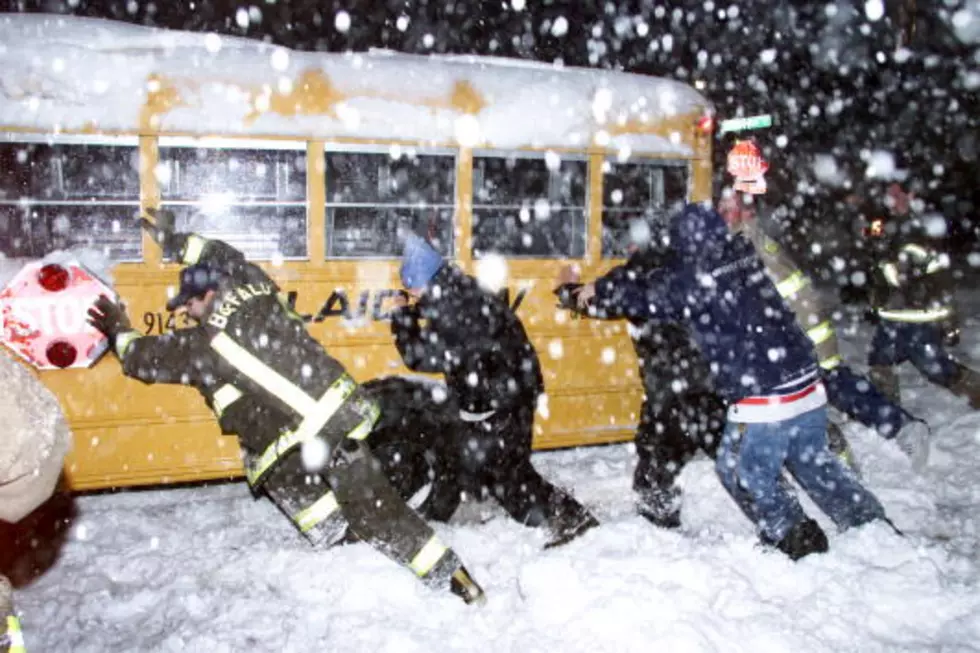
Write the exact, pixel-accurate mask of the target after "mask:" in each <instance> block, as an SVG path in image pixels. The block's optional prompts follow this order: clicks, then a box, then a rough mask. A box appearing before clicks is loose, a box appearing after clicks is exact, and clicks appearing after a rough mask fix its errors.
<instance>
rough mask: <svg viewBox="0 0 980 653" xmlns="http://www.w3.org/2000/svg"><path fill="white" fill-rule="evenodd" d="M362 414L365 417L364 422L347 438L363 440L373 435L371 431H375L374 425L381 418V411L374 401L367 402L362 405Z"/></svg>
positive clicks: (349, 433)
mask: <svg viewBox="0 0 980 653" xmlns="http://www.w3.org/2000/svg"><path fill="white" fill-rule="evenodd" d="M361 413H362V414H363V415H364V421H362V422H361V423H360V424H358V425H357V426H355V427H354V428H353V429H351V430H350V432H348V433H347V437H348V438H350V439H351V440H363V439H364V438H366V437H367V436H369V435H371V431H372V430H373V429H374V424H375V423H376V422H377V421H378V418H379V417H381V409H380V408H379V407H378V404H376V403H374V402H373V401H365V402H363V403H362V405H361Z"/></svg>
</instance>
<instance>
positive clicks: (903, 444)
mask: <svg viewBox="0 0 980 653" xmlns="http://www.w3.org/2000/svg"><path fill="white" fill-rule="evenodd" d="M930 436H931V432H930V430H929V425H928V424H926V423H925V422H923V421H922V420H921V419H912V420H909V422H908V423H907V424H906V425H905V426H903V427H902V428H901V429H900V430H899V431H898V433H896V434H895V444H897V445H898V448H899V449H901V450H902V451H903V452H904V453H905V455H906V456H908V457H909V460H910V461H911V463H912V469H913V470H915V471H916V472H921V471H922V470H923V469H925V468H926V465H927V464H928V463H929V440H930Z"/></svg>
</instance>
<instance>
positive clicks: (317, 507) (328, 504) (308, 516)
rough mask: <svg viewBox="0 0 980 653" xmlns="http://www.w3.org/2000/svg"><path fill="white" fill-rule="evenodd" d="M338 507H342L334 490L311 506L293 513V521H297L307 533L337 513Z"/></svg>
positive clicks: (300, 527)
mask: <svg viewBox="0 0 980 653" xmlns="http://www.w3.org/2000/svg"><path fill="white" fill-rule="evenodd" d="M338 508H340V504H339V503H337V497H336V496H335V495H334V493H333V492H327V493H326V494H324V495H323V496H322V497H320V498H319V499H317V500H316V501H314V502H313V503H312V504H311V505H310V506H308V507H307V508H304V509H303V510H300V511H299V512H298V513H296V514H295V515H293V521H294V522H296V525H297V526H299V529H300V530H301V531H302V532H304V533H306V532H307V531H309V530H310V529H311V528H313V527H314V526H316V525H317V524H319V523H321V522H322V521H323V520H324V519H326V518H327V517H329V516H330V515H332V514H333V513H335V512H336V511H337V509H338Z"/></svg>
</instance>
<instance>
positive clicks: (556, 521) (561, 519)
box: [544, 490, 599, 549]
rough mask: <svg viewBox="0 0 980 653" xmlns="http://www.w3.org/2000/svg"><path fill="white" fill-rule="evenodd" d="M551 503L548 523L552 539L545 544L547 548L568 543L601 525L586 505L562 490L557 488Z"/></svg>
mask: <svg viewBox="0 0 980 653" xmlns="http://www.w3.org/2000/svg"><path fill="white" fill-rule="evenodd" d="M551 504H552V507H551V509H550V512H551V514H550V515H549V516H548V523H547V529H548V531H549V532H550V533H551V539H549V540H548V542H547V544H545V545H544V548H546V549H551V548H553V547H556V546H561V545H562V544H567V543H568V542H571V541H572V540H574V539H575V538H576V537H578V536H579V535H581V534H582V533H584V532H585V531H587V530H589V529H590V528H595V527H596V526H598V525H599V520H597V519H596V518H595V517H593V516H592V513H590V512H589V511H588V509H587V508H586V507H585V506H583V505H582V504H580V503H579V502H578V501H576V500H575V499H573V498H572V497H571V496H569V495H567V494H565V493H564V492H562V491H561V490H557V491H556V492H555V494H554V495H553V496H552V499H551Z"/></svg>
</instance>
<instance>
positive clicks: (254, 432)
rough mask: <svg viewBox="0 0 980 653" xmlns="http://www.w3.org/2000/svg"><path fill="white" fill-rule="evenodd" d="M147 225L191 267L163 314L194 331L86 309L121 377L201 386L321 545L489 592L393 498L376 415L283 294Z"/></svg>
mask: <svg viewBox="0 0 980 653" xmlns="http://www.w3.org/2000/svg"><path fill="white" fill-rule="evenodd" d="M150 215H151V217H153V218H154V220H153V221H151V220H148V219H146V218H141V220H140V222H141V225H142V226H143V228H144V229H146V230H147V231H148V232H149V233H150V235H151V236H152V238H153V239H154V240H155V241H156V242H157V243H158V244H160V246H161V247H162V249H163V251H164V253H165V255H166V256H168V257H169V258H171V259H173V260H177V261H180V262H181V263H183V264H184V265H186V266H187V267H185V268H184V269H183V270H182V271H181V275H180V290H179V292H178V294H177V296H176V297H174V298H173V299H171V300H170V301H169V302H168V304H167V308H168V310H176V309H179V308H181V307H184V308H185V309H186V310H187V313H188V316H189V317H191V318H193V319H194V320H196V321H197V322H198V324H197V325H196V326H195V327H192V328H189V329H183V330H180V331H178V332H175V333H172V334H167V335H163V336H143V335H141V334H140V333H139V332H138V331H137V330H135V329H133V328H132V327H131V326H130V322H129V319H128V317H127V316H126V313H125V310H124V309H123V307H122V306H120V305H119V304H116V303H114V302H113V301H111V300H110V299H109V298H107V297H102V298H100V299H99V300H98V301H97V302H96V304H95V306H94V307H92V308H91V309H90V310H89V320H90V323H91V324H92V325H93V326H94V327H95V328H97V329H98V330H99V331H101V332H102V333H104V334H106V336H108V337H109V339H110V342H111V345H112V349H113V351H114V352H115V354H116V356H117V357H118V358H119V360H120V363H121V364H122V368H123V372H124V373H125V374H126V375H127V376H130V377H133V378H136V379H139V380H141V381H143V382H145V383H179V384H183V385H190V386H193V387H194V388H196V389H197V390H198V391H199V392H200V393H201V394H202V395H203V397H204V399H205V401H206V402H207V404H208V406H209V407H210V408H211V410H212V411H213V412H214V414H215V417H216V418H217V420H218V424H219V425H220V426H221V429H222V431H223V432H225V433H228V434H234V435H237V436H238V438H239V442H240V444H241V446H242V450H243V452H244V454H245V471H246V477H247V479H248V482H249V484H250V485H251V487H252V488H253V489H259V488H262V489H263V490H265V491H266V492H267V493H268V494H269V495H270V497H271V498H272V499H273V500H274V501H275V502H276V504H277V505H278V506H279V507H280V508H281V509H283V510H284V511H285V512H286V513H287V514H288V516H289V517H290V518H291V519H292V521H293V522H294V523H295V524H296V526H297V527H298V528H299V529H300V530H301V531H302V532H303V533H304V534H305V535H306V536H307V537H308V538H309V539H310V541H311V542H313V543H314V544H321V543H322V544H331V543H333V542H335V541H336V540H338V539H339V538H341V537H343V536H344V534H345V531H348V532H349V533H350V534H351V535H352V536H353V537H356V538H358V539H361V540H364V541H367V542H369V543H371V544H372V545H373V546H375V547H376V548H378V549H379V550H380V551H382V552H383V553H384V554H385V555H387V556H388V557H390V558H392V559H394V560H396V561H397V562H399V563H401V564H403V565H405V566H408V567H409V568H411V569H412V571H414V572H415V574H416V575H417V576H418V577H419V578H420V579H421V580H422V581H423V582H425V583H426V584H427V585H429V586H432V587H440V586H441V587H445V586H447V585H448V586H449V589H450V590H451V591H452V592H453V593H454V594H457V595H458V596H460V597H461V598H463V600H464V601H466V602H467V603H471V602H474V601H479V602H482V600H483V591H482V589H481V588H480V587H479V585H477V584H476V582H475V581H473V579H472V578H471V577H470V575H469V573H468V572H467V571H466V569H465V567H463V565H462V564H461V562H460V560H459V558H458V557H457V556H456V554H455V552H454V551H453V550H452V549H450V548H448V547H447V546H446V545H445V544H443V543H442V542H441V541H440V540H439V538H438V537H436V536H435V535H434V534H433V532H432V529H431V528H430V527H429V526H428V525H427V524H426V523H425V522H424V521H423V520H422V519H421V518H420V517H419V516H418V515H417V514H416V513H414V512H413V511H412V510H411V509H410V508H408V506H407V505H406V504H405V502H404V501H403V500H402V499H401V497H399V496H398V494H397V492H396V491H395V490H394V488H392V487H391V485H390V483H388V481H387V479H385V477H384V475H383V474H382V473H381V471H380V466H379V465H378V464H377V463H376V462H375V460H374V459H373V457H372V456H371V455H370V453H369V452H368V450H367V448H366V446H365V443H364V439H365V438H366V437H367V436H368V435H369V434H370V432H371V430H372V429H373V428H374V424H375V422H376V421H377V419H378V413H379V410H378V407H377V404H376V403H375V402H373V401H371V400H370V399H368V398H367V397H366V396H365V395H364V393H363V392H362V390H361V389H360V388H359V387H358V385H357V383H356V382H354V380H353V379H352V378H351V377H350V376H349V375H348V374H347V372H346V371H345V370H344V368H343V367H342V366H341V365H340V363H339V362H338V361H337V360H335V359H334V358H332V357H331V356H329V355H328V354H327V352H326V351H325V350H324V348H323V347H322V345H320V343H319V342H317V341H316V340H315V339H314V338H313V337H312V336H310V335H309V333H307V331H306V329H305V327H304V325H303V323H302V321H301V320H299V319H297V317H296V316H295V314H294V313H292V312H291V311H290V310H289V308H288V307H287V305H286V303H285V302H284V301H283V299H282V297H281V295H280V293H279V288H278V287H277V286H276V284H275V283H274V282H273V281H272V279H270V278H269V276H268V275H266V274H265V272H263V271H262V270H261V269H260V268H259V267H258V266H255V265H253V264H250V263H248V262H246V260H245V258H244V256H243V255H242V253H241V252H239V251H238V250H236V249H234V248H233V247H231V246H229V245H228V244H226V243H224V242H222V241H220V240H209V239H206V238H203V237H202V236H199V235H197V234H185V233H179V232H176V231H175V225H174V222H175V221H174V216H173V214H172V213H169V212H166V211H160V212H151V213H150Z"/></svg>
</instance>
